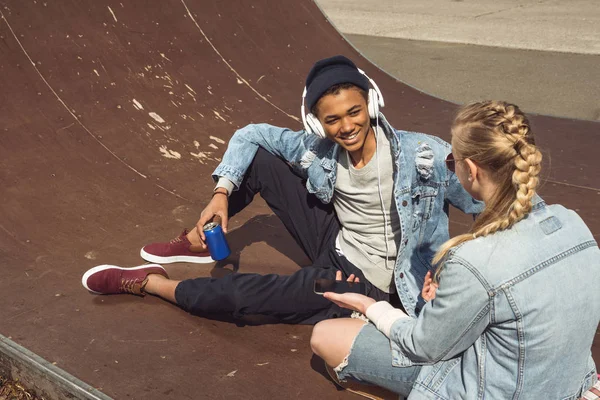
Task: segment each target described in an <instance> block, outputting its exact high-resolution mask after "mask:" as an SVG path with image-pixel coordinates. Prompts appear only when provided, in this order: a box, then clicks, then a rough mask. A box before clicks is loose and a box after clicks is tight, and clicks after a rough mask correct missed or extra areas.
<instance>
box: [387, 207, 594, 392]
mask: <svg viewBox="0 0 600 400" xmlns="http://www.w3.org/2000/svg"><path fill="white" fill-rule="evenodd" d="M533 204H534V205H533V211H532V212H531V213H530V214H529V215H528V216H527V217H526V218H525V219H523V220H522V221H520V222H518V223H517V224H515V225H514V226H513V227H512V228H511V229H508V230H506V231H500V232H497V233H495V234H493V235H490V236H486V237H481V238H477V239H475V240H471V241H468V242H465V243H463V244H462V245H459V246H458V247H456V248H455V249H453V250H452V253H451V255H450V256H449V258H448V261H447V262H446V263H445V266H444V269H443V270H442V273H441V277H440V287H439V289H438V291H437V293H436V298H435V299H434V300H432V301H431V302H429V303H427V305H426V306H425V307H424V308H423V310H422V312H421V314H420V315H419V318H418V319H414V318H403V319H399V320H397V321H396V322H394V324H393V325H392V328H391V333H390V339H391V345H392V364H393V365H395V366H398V367H408V366H412V365H424V366H423V367H422V368H421V371H420V373H419V377H418V379H417V381H416V383H415V385H414V386H413V390H412V392H411V393H410V396H409V399H411V400H414V399H440V400H442V399H447V400H453V399H526V400H530V399H533V400H535V399H572V400H575V399H579V397H580V396H581V395H582V392H583V391H585V390H587V389H589V388H590V387H591V386H592V385H593V384H594V382H595V381H596V368H595V364H594V361H593V360H592V354H591V347H592V342H593V340H594V336H595V334H596V328H597V327H598V322H599V320H600V290H599V288H600V250H598V244H597V243H596V241H595V240H594V237H593V235H592V233H591V232H590V231H589V229H588V228H587V227H586V225H585V223H584V222H583V221H582V220H581V218H580V217H579V216H578V215H577V214H576V213H575V212H574V211H571V210H567V209H566V208H564V207H562V206H560V205H552V206H547V205H546V204H545V203H544V202H543V201H542V199H540V198H539V197H537V196H536V197H534V199H533Z"/></svg>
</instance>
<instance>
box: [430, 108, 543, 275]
mask: <svg viewBox="0 0 600 400" xmlns="http://www.w3.org/2000/svg"><path fill="white" fill-rule="evenodd" d="M452 138H453V141H452V142H453V152H454V153H455V155H458V156H459V157H460V158H461V159H465V158H468V159H470V160H472V161H474V162H475V163H477V165H479V166H480V167H482V168H484V169H485V170H487V171H488V172H489V173H490V174H489V175H490V177H491V179H493V180H494V181H495V183H496V185H497V189H496V192H495V193H494V194H493V196H492V198H491V199H490V200H489V201H488V202H487V203H486V207H485V210H484V211H483V212H482V213H481V214H480V215H479V217H478V218H477V219H476V220H475V223H474V224H473V226H472V227H471V229H470V230H469V233H466V234H463V235H459V236H456V237H453V238H451V239H450V240H448V241H447V242H446V243H444V244H443V245H442V246H441V247H440V249H439V250H438V252H437V253H436V255H435V257H434V259H433V263H434V265H437V264H439V267H438V269H437V271H436V274H435V278H436V279H439V274H440V272H441V270H442V267H443V265H441V262H442V261H444V260H445V259H446V258H447V256H448V254H449V251H450V250H451V249H452V248H453V247H455V246H457V245H459V244H461V243H464V242H467V241H469V240H473V239H475V238H477V237H480V236H488V235H491V234H493V233H495V232H497V231H501V230H504V229H508V228H510V227H511V226H513V225H514V224H515V223H517V222H519V221H520V220H522V219H523V218H525V217H526V216H527V214H529V212H530V211H531V207H532V202H531V199H532V198H533V196H534V195H535V192H536V188H537V186H538V183H539V173H540V169H541V161H542V154H541V153H540V151H539V150H538V148H537V147H536V145H535V140H534V137H533V134H532V132H531V129H530V127H529V121H528V120H527V117H526V116H525V115H524V114H523V112H521V110H520V109H519V108H518V107H517V106H516V105H514V104H509V103H505V102H502V101H485V102H480V103H473V104H469V105H467V106H464V107H462V108H461V109H460V110H459V111H458V114H457V116H456V118H455V119H454V122H453V124H452Z"/></svg>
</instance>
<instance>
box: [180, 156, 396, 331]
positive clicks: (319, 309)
mask: <svg viewBox="0 0 600 400" xmlns="http://www.w3.org/2000/svg"><path fill="white" fill-rule="evenodd" d="M256 193H260V195H261V197H262V198H263V199H264V200H265V201H266V202H267V204H268V205H269V207H270V208H271V210H272V211H273V212H274V213H275V215H277V216H278V217H279V219H280V220H281V221H282V222H283V225H284V226H285V227H286V229H287V230H288V232H289V233H290V234H291V235H292V236H293V238H294V239H295V240H296V242H297V243H298V245H300V247H301V248H302V249H303V250H304V252H305V253H306V255H307V256H308V257H309V259H310V260H311V262H312V265H311V266H307V267H303V268H301V269H300V270H298V271H297V272H296V273H294V274H292V275H289V276H282V275H277V274H269V275H260V274H244V273H234V274H230V275H227V276H225V277H223V278H197V279H189V280H185V281H182V282H181V283H180V284H179V285H178V286H177V289H176V291H175V298H176V300H177V304H178V305H179V306H180V307H182V308H183V309H184V310H186V311H188V312H190V313H192V314H197V315H203V316H210V315H211V314H228V315H230V316H232V317H234V318H236V319H243V318H244V317H246V316H253V315H262V316H268V317H271V319H273V318H274V319H276V320H277V321H279V322H283V323H290V324H297V323H300V324H315V323H317V322H319V321H321V320H323V319H327V318H335V317H340V316H348V315H350V314H351V311H349V310H347V309H342V308H340V307H338V306H337V305H335V304H334V303H332V302H331V301H329V300H327V299H325V298H324V297H323V296H320V295H317V294H315V293H314V292H313V288H314V281H315V279H317V278H326V279H335V274H336V271H338V270H340V271H342V275H343V276H344V277H348V276H350V274H354V275H356V276H358V277H359V278H360V280H361V282H364V283H365V284H366V286H367V294H368V296H370V297H372V298H374V299H376V300H389V295H388V294H387V293H385V292H383V291H381V290H379V289H378V288H376V287H375V286H373V285H372V284H371V283H370V282H368V281H367V280H366V279H365V277H364V275H363V274H362V272H361V271H360V270H359V269H358V268H357V267H356V266H354V265H353V264H352V263H350V262H349V261H348V260H347V259H346V258H345V257H342V256H339V255H338V254H337V253H336V251H335V238H336V236H337V234H338V232H339V230H340V224H339V221H338V219H337V217H336V215H335V211H334V208H333V205H332V204H323V203H321V201H319V199H317V198H316V197H315V196H314V195H312V194H310V193H308V191H307V190H306V187H305V185H304V182H303V180H302V178H301V177H299V176H298V175H296V174H295V173H294V172H293V170H292V169H291V168H290V167H289V166H288V165H287V164H286V163H285V162H284V161H283V160H281V159H279V158H277V157H276V156H273V155H272V154H270V153H269V152H267V151H265V150H263V149H259V151H258V153H257V154H256V156H255V158H254V160H253V162H252V164H251V166H250V168H249V169H248V171H247V173H246V176H245V178H244V180H243V181H242V183H241V185H240V189H239V190H238V191H234V192H233V193H232V194H231V196H230V197H229V216H230V217H231V216H233V215H235V214H236V213H238V212H240V211H241V210H243V209H244V207H246V206H247V205H248V204H250V203H251V202H252V199H253V198H254V195H255V194H256Z"/></svg>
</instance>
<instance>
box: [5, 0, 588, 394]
mask: <svg viewBox="0 0 600 400" xmlns="http://www.w3.org/2000/svg"><path fill="white" fill-rule="evenodd" d="M0 18H1V19H2V20H1V21H0V87H1V90H0V182H1V183H2V184H1V185H0V200H1V201H0V215H1V217H2V218H1V220H0V265H1V266H2V267H1V268H2V272H3V273H2V279H0V300H1V302H2V307H1V308H0V333H1V334H3V335H5V336H7V337H11V338H12V339H13V340H14V341H16V342H17V343H19V344H20V345H22V346H24V347H26V348H28V349H30V350H31V351H33V352H34V353H36V354H39V355H40V356H42V357H44V358H45V359H47V360H49V361H51V362H55V363H56V365H57V366H59V367H61V368H63V369H64V370H66V371H68V372H69V373H71V374H73V375H75V376H76V377H78V378H80V379H82V380H83V381H85V382H88V383H90V384H91V385H92V386H94V387H96V388H99V389H100V390H102V391H103V392H105V393H106V394H107V395H109V396H111V397H114V398H116V399H127V398H131V399H165V398H172V399H199V398H211V399H219V398H233V397H240V396H241V397H243V398H246V399H263V398H331V399H335V398H351V397H352V395H350V394H348V393H343V392H338V391H337V390H336V389H335V387H334V386H333V385H332V384H331V383H330V382H329V381H327V380H326V379H325V378H324V376H322V375H323V373H324V371H323V368H322V365H321V362H320V360H318V359H316V358H314V357H312V355H311V351H310V348H309V344H308V339H309V337H310V332H311V328H310V327H308V326H285V325H265V326H238V325H236V324H232V323H230V322H228V321H219V320H209V319H202V318H197V317H193V316H191V315H188V314H186V313H185V312H183V311H181V310H179V309H178V308H176V307H174V306H172V305H170V304H167V303H165V302H162V301H160V300H158V299H156V298H152V297H146V298H137V297H133V296H106V297H98V296H91V295H89V294H88V293H87V292H86V291H85V290H83V289H82V287H81V285H80V278H81V275H82V274H83V272H84V271H85V270H87V269H88V268H90V267H92V266H94V265H97V264H104V263H109V264H119V265H123V266H134V265H138V264H141V263H142V260H141V259H140V257H139V253H138V252H139V248H140V247H141V246H142V245H144V244H145V243H147V242H149V241H155V240H167V239H170V238H172V237H174V236H176V235H177V234H178V233H179V232H180V231H181V230H182V229H183V228H184V227H186V226H188V227H189V226H192V224H194V223H195V222H196V220H197V218H198V216H199V214H200V211H201V210H202V208H203V205H204V204H205V203H206V202H207V200H208V199H209V197H210V194H211V190H212V182H211V180H210V178H209V175H210V173H211V172H212V170H213V169H214V167H215V166H216V165H217V164H218V160H219V158H220V157H221V156H222V154H223V152H224V150H225V148H226V146H227V142H228V139H229V138H230V137H231V135H232V134H233V132H234V130H235V129H236V128H239V127H242V126H244V125H246V124H248V123H250V122H270V123H273V124H277V125H283V126H289V127H291V128H295V129H299V128H300V127H301V124H300V122H299V119H298V117H299V111H300V97H301V96H300V95H301V92H302V88H303V81H304V77H305V75H306V73H307V72H308V69H309V68H310V66H311V65H312V63H313V62H314V61H315V60H317V59H319V58H322V57H327V56H330V55H333V54H338V53H341V54H345V55H347V56H349V57H351V58H353V59H354V60H356V61H357V63H358V65H359V66H360V67H361V68H363V69H365V70H366V71H367V73H368V74H369V75H370V76H371V77H372V78H374V79H375V80H376V81H377V83H378V84H379V87H380V88H381V89H382V91H383V93H384V96H385V99H386V103H387V107H386V109H385V111H386V115H387V117H388V119H390V121H391V122H392V123H393V124H394V125H395V126H396V127H398V128H401V129H407V130H416V131H422V132H426V133H431V134H436V135H440V136H442V137H444V138H446V139H448V136H449V135H448V127H449V123H450V121H451V119H452V114H453V112H454V111H455V109H456V106H455V105H454V104H450V103H448V102H445V101H442V100H439V99H436V98H433V97H430V96H427V95H425V94H423V93H421V92H419V91H418V90H415V89H413V88H411V87H409V86H407V85H405V84H403V83H401V82H398V81H396V80H395V79H393V78H391V77H390V76H388V75H387V74H385V73H383V72H382V71H380V70H378V69H377V68H375V67H374V66H372V65H371V64H370V63H369V62H368V61H367V60H365V59H363V58H362V57H361V56H360V55H359V54H358V53H357V52H356V51H355V50H354V49H353V48H352V47H351V46H350V45H349V44H348V43H346V42H345V41H344V40H343V38H342V37H341V36H340V34H339V33H338V32H337V31H336V30H335V29H334V28H333V27H332V26H331V25H330V24H329V23H328V22H327V20H326V19H325V17H324V16H323V15H322V13H321V12H320V10H319V9H318V7H317V6H316V5H315V4H314V3H312V2H309V1H305V2H302V1H293V0H281V1H276V2H274V1H267V0H256V1H252V2H248V1H239V0H238V1H226V2H216V1H208V0H164V1H160V2H158V1H155V2H151V1H143V0H129V1H123V2H119V1H106V0H94V1H92V0H78V1H75V0H64V1H60V2H50V1H48V2H45V1H42V0H27V1H23V0H0ZM407 56H410V55H407ZM548 84H549V85H550V84H552V82H548ZM533 124H534V128H535V130H536V131H537V135H538V140H539V144H540V145H541V147H542V148H543V149H545V156H546V166H545V167H546V168H545V177H546V179H547V181H546V183H545V185H544V187H543V189H542V195H543V196H544V198H545V199H546V200H547V201H548V202H549V203H555V202H560V203H562V204H564V205H565V206H567V207H569V208H572V209H575V210H577V211H578V212H579V213H580V214H581V216H582V217H583V218H584V219H585V221H586V222H587V223H588V224H589V226H590V227H591V229H592V231H593V232H594V234H595V235H596V237H598V235H600V213H599V212H598V203H599V201H600V177H599V175H598V170H599V168H598V167H599V165H600V163H599V161H598V156H597V152H598V150H597V149H598V140H599V139H600V137H599V127H600V125H599V124H598V123H594V122H584V121H576V120H566V119H557V118H549V117H535V118H533ZM255 203H256V204H253V205H252V206H251V207H250V208H248V209H247V210H245V211H244V212H243V213H242V214H240V215H238V216H236V217H235V218H234V219H233V221H232V225H233V227H238V228H239V229H237V230H235V231H234V232H233V233H231V235H230V236H229V242H230V245H231V246H232V247H233V248H234V249H235V250H236V252H237V254H236V255H235V257H234V261H235V262H234V263H239V266H240V270H241V271H243V272H261V273H269V272H278V273H291V272H292V271H294V270H296V269H297V268H298V266H297V265H298V264H300V265H303V264H305V263H306V262H307V260H306V259H305V257H304V255H303V254H302V253H301V251H300V250H299V249H298V248H297V247H296V245H295V244H294V242H293V241H292V240H291V239H290V238H289V237H288V236H287V234H286V233H285V231H284V229H283V227H282V225H281V224H280V223H279V221H278V220H277V219H276V218H275V217H273V216H272V215H271V214H270V211H269V209H268V208H267V207H266V206H265V205H264V203H262V202H255ZM464 223H465V222H464V219H461V218H460V217H454V218H453V223H452V224H453V225H452V227H453V231H454V232H458V231H460V230H461V229H464V227H465V225H464ZM231 268H232V266H231V265H228V266H225V267H224V268H213V265H186V264H176V265H171V266H169V267H168V270H169V272H170V273H171V275H172V277H174V278H179V279H184V278H191V277H196V276H210V275H212V276H218V275H219V274H222V273H227V272H228V269H231ZM594 289H597V288H594ZM594 352H595V354H596V359H597V360H598V359H600V349H599V348H598V346H597V345H596V347H595V348H594Z"/></svg>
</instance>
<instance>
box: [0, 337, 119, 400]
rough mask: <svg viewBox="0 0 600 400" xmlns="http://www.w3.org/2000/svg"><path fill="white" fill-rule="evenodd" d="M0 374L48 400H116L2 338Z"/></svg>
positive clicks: (0, 345) (0, 344)
mask: <svg viewBox="0 0 600 400" xmlns="http://www.w3.org/2000/svg"><path fill="white" fill-rule="evenodd" d="M0 374H1V375H3V376H4V377H7V378H10V379H12V380H18V381H20V382H23V383H24V384H25V385H26V386H27V387H28V389H29V390H31V391H32V392H34V393H35V394H36V395H37V396H39V397H43V398H44V399H45V400H63V399H75V400H112V399H111V398H110V397H108V396H106V395H105V394H104V393H102V392H100V391H99V390H98V389H95V388H93V387H92V386H90V385H88V384H87V383H85V382H83V381H81V380H79V379H77V378H76V377H74V376H73V375H71V374H69V373H68V372H66V371H64V370H62V369H60V368H58V367H57V366H55V365H53V364H52V363H50V362H48V361H46V360H44V359H43V358H41V357H40V356H38V355H37V354H35V353H33V352H31V351H29V350H27V349H26V348H24V347H23V346H20V345H18V344H17V343H15V342H14V341H12V340H10V339H9V338H7V337H5V336H3V335H0Z"/></svg>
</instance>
